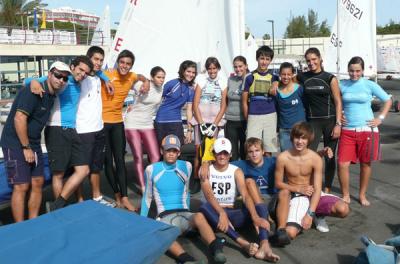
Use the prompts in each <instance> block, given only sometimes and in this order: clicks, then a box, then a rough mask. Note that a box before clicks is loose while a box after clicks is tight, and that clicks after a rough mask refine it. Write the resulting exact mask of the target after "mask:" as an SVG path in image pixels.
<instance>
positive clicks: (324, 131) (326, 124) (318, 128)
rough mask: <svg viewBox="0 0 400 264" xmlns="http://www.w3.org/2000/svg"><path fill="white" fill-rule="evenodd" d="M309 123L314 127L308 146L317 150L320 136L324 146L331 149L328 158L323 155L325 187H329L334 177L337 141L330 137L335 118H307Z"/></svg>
mask: <svg viewBox="0 0 400 264" xmlns="http://www.w3.org/2000/svg"><path fill="white" fill-rule="evenodd" d="M309 123H310V125H311V126H312V128H313V129H314V141H313V142H312V143H311V145H310V148H311V149H312V150H314V151H317V149H318V144H319V141H320V139H321V136H322V137H323V141H324V147H330V148H331V149H332V151H333V157H332V158H330V159H329V158H328V157H325V187H328V188H331V187H332V182H333V178H334V177H335V170H336V146H337V143H338V139H332V136H331V134H332V131H333V129H334V127H335V124H336V118H335V117H331V118H327V119H323V118H313V119H310V120H309Z"/></svg>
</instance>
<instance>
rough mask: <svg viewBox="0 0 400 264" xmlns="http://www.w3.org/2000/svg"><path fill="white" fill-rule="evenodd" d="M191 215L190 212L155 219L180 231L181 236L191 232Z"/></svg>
mask: <svg viewBox="0 0 400 264" xmlns="http://www.w3.org/2000/svg"><path fill="white" fill-rule="evenodd" d="M192 217H193V213H191V212H176V213H170V214H167V215H166V216H163V217H157V219H156V220H157V221H160V222H163V223H166V224H168V225H172V226H175V227H177V228H179V229H180V230H181V234H184V233H186V232H188V231H191V230H192V225H191V221H192Z"/></svg>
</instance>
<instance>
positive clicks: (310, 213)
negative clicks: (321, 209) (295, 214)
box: [307, 209, 315, 217]
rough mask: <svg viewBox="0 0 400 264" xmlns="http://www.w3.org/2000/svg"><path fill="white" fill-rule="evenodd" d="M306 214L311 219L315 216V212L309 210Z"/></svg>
mask: <svg viewBox="0 0 400 264" xmlns="http://www.w3.org/2000/svg"><path fill="white" fill-rule="evenodd" d="M307 214H308V215H309V216H311V217H314V216H315V212H313V211H311V210H310V209H308V210H307Z"/></svg>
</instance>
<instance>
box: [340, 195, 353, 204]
mask: <svg viewBox="0 0 400 264" xmlns="http://www.w3.org/2000/svg"><path fill="white" fill-rule="evenodd" d="M342 200H343V202H345V203H347V204H350V201H351V200H350V195H343V197H342Z"/></svg>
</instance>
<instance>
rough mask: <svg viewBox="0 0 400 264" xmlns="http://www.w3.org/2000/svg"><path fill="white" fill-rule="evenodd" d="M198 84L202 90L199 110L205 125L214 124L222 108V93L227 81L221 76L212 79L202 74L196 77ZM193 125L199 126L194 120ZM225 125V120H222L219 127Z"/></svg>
mask: <svg viewBox="0 0 400 264" xmlns="http://www.w3.org/2000/svg"><path fill="white" fill-rule="evenodd" d="M196 84H198V85H199V87H200V88H201V96H200V103H199V109H200V113H201V117H202V118H203V121H204V122H205V123H213V122H214V120H215V117H216V116H217V115H218V112H219V110H220V108H221V100H222V92H223V91H224V90H225V89H226V87H227V79H226V78H222V77H220V76H219V75H218V76H217V78H215V79H211V78H210V77H209V76H208V75H204V74H201V75H199V76H198V77H196ZM192 124H197V121H196V120H195V119H194V118H193V120H192ZM224 124H225V120H224V118H222V119H221V121H220V123H219V124H217V125H219V126H223V125H224Z"/></svg>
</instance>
